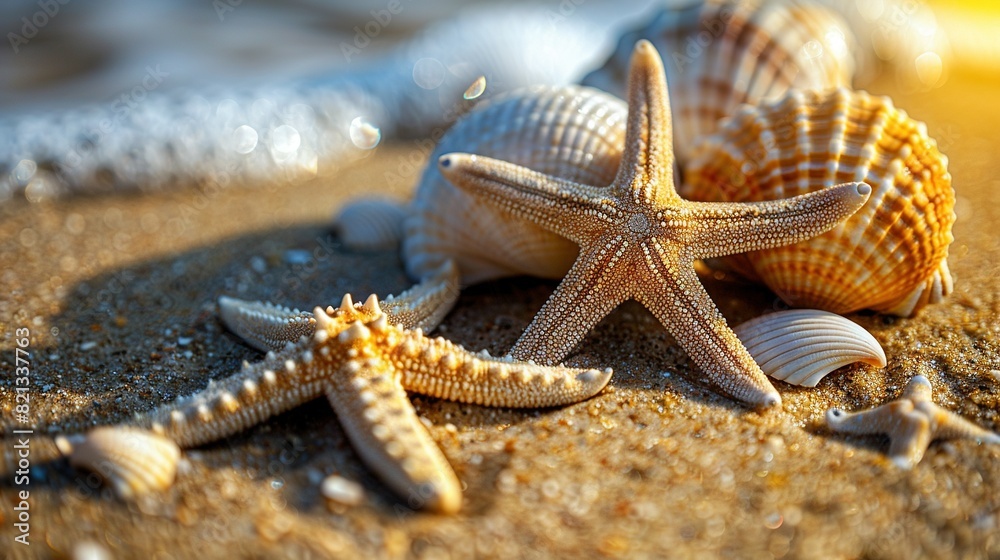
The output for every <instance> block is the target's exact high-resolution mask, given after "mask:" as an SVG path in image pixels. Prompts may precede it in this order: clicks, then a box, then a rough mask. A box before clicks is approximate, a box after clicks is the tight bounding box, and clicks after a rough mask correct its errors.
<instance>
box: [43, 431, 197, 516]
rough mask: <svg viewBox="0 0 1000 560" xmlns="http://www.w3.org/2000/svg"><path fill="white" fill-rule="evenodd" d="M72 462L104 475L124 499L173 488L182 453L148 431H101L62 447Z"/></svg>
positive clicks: (78, 438) (69, 439)
mask: <svg viewBox="0 0 1000 560" xmlns="http://www.w3.org/2000/svg"><path fill="white" fill-rule="evenodd" d="M60 447H62V448H63V449H64V450H65V451H68V452H69V462H70V464H71V465H73V466H74V467H82V468H85V469H87V470H90V471H93V472H95V473H97V474H99V475H101V476H102V477H103V478H104V479H105V480H106V481H107V482H108V484H110V485H111V487H112V488H113V489H114V491H115V494H116V495H118V497H119V498H122V499H130V498H134V497H137V496H141V495H143V494H147V493H149V492H156V491H160V490H164V489H166V488H169V487H170V485H171V484H173V482H174V477H175V476H176V474H177V462H178V461H179V460H180V456H181V450H180V448H179V447H178V446H177V444H176V443H174V442H173V441H171V440H169V439H167V438H165V437H162V436H158V435H156V434H154V433H153V432H150V431H148V430H142V429H139V428H132V427H125V426H108V427H100V428H95V429H93V430H91V431H90V432H87V433H86V434H84V435H82V436H73V437H71V438H67V439H66V440H65V441H64V442H62V443H61V445H60Z"/></svg>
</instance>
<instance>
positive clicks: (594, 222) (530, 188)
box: [438, 153, 617, 243]
mask: <svg viewBox="0 0 1000 560" xmlns="http://www.w3.org/2000/svg"><path fill="white" fill-rule="evenodd" d="M438 167H439V168H440V170H441V174H442V175H444V176H445V178H447V179H448V180H449V181H451V183H452V184H453V185H455V186H456V187H458V188H460V189H463V190H465V191H467V192H469V193H471V194H473V195H476V196H479V197H482V198H485V199H486V200H489V201H490V202H491V203H493V204H495V205H496V206H497V207H498V208H500V209H501V210H504V211H506V212H509V213H511V214H513V215H514V216H517V217H519V218H523V219H525V220H529V221H532V222H534V223H536V224H538V225H540V226H542V227H543V228H545V229H548V230H549V231H552V232H555V233H557V234H559V235H562V236H563V237H566V238H567V239H569V240H571V241H573V242H576V243H581V242H583V240H585V239H589V238H591V237H593V236H594V235H595V234H596V233H595V230H599V229H601V228H602V227H607V226H608V224H610V222H611V216H612V215H614V214H616V213H617V210H616V209H615V208H614V207H613V206H612V205H611V202H610V201H609V200H608V199H607V194H608V190H607V189H606V188H601V187H592V186H588V185H581V184H578V183H574V182H572V181H567V180H565V179H561V178H559V177H554V176H552V175H546V174H544V173H539V172H537V171H532V170H531V169H528V168H527V167H522V166H520V165H515V164H513V163H508V162H505V161H500V160H497V159H493V158H488V157H485V156H478V155H470V154H460V153H452V154H445V155H443V156H441V159H439V160H438ZM570 214H573V215H584V214H587V215H590V216H593V217H594V218H595V219H588V220H582V219H581V220H567V219H566V216H567V215H570Z"/></svg>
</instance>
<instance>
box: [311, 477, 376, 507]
mask: <svg viewBox="0 0 1000 560" xmlns="http://www.w3.org/2000/svg"><path fill="white" fill-rule="evenodd" d="M320 493H322V494H323V497H324V498H326V499H327V501H329V502H333V503H334V504H337V505H343V506H356V505H358V504H360V503H361V502H363V501H364V500H365V489H364V488H363V487H362V486H361V485H360V484H358V483H357V482H354V481H353V480H348V479H346V478H344V477H342V476H340V475H336V474H331V475H330V476H328V477H326V478H324V479H323V484H322V485H321V486H320Z"/></svg>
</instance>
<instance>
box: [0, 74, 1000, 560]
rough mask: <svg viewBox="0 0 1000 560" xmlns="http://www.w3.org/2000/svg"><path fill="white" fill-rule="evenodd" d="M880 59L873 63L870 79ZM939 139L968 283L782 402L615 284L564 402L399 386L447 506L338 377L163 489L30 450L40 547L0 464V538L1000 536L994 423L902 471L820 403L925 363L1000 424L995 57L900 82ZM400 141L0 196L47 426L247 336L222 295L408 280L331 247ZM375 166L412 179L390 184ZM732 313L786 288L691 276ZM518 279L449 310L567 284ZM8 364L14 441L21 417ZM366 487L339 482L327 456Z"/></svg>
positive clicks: (859, 550)
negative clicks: (344, 216) (357, 433)
mask: <svg viewBox="0 0 1000 560" xmlns="http://www.w3.org/2000/svg"><path fill="white" fill-rule="evenodd" d="M876 85H878V84H876ZM869 89H870V91H872V92H873V93H888V94H891V95H892V96H893V99H894V101H895V103H896V105H897V106H899V107H901V108H903V109H905V110H906V111H907V112H908V113H909V114H910V115H911V116H913V117H914V118H916V119H918V120H922V121H925V122H926V123H927V125H928V129H929V132H930V135H931V136H932V137H935V138H936V139H937V140H938V143H939V145H940V147H941V150H942V151H943V152H944V153H945V154H947V155H948V157H949V160H950V163H949V170H950V171H951V173H952V175H953V182H954V186H955V189H956V192H957V197H958V202H957V205H956V212H957V214H958V222H957V224H956V226H955V230H954V233H955V242H954V244H953V245H952V247H951V256H950V258H949V263H950V266H951V270H952V272H953V273H954V276H955V292H954V293H953V294H952V295H951V296H950V297H949V298H948V299H947V300H946V301H945V302H944V303H942V304H939V305H934V306H931V307H928V308H926V309H925V310H923V311H922V312H921V313H920V314H919V315H918V316H917V317H915V318H913V319H900V318H894V317H887V316H882V315H876V314H871V313H858V314H853V315H851V316H850V318H851V319H853V320H854V321H856V322H858V323H859V324H861V325H862V326H864V327H865V328H867V329H868V330H870V331H871V332H872V333H873V334H874V335H875V337H876V338H877V339H878V340H879V342H880V343H881V344H882V345H883V347H884V348H885V352H886V355H887V356H888V362H889V363H888V366H887V367H886V368H884V369H877V368H873V367H871V366H864V365H855V366H850V367H847V368H845V369H843V370H841V371H838V372H837V373H835V374H832V375H830V376H829V377H827V378H826V379H825V380H824V381H823V382H822V383H820V385H819V387H817V388H815V389H805V388H798V387H792V386H789V385H787V384H783V383H781V382H776V386H777V387H778V389H779V390H780V391H781V393H782V398H783V399H784V403H785V404H784V409H783V410H782V411H780V412H766V413H758V412H755V411H751V410H748V409H747V408H745V407H743V406H741V405H739V404H738V403H736V402H734V401H732V400H731V399H729V398H727V397H725V396H722V395H720V394H718V393H717V392H716V391H714V389H713V387H712V386H711V385H710V384H708V383H707V382H706V381H705V380H703V379H702V377H701V375H700V374H699V372H698V371H697V369H696V368H695V367H694V366H693V365H692V363H691V362H690V361H689V360H688V358H687V356H686V355H685V354H684V353H683V352H682V351H681V350H680V349H679V348H678V346H677V345H676V343H675V342H674V341H673V339H672V338H671V337H670V336H669V335H668V334H667V333H666V331H665V330H664V329H663V328H662V327H661V326H660V325H659V323H658V322H657V321H656V320H655V318H654V317H653V316H652V315H650V314H649V313H648V312H647V311H646V310H645V309H643V308H642V307H641V306H639V305H638V304H635V303H628V304H626V305H623V306H622V307H620V308H619V309H617V310H616V311H615V312H613V313H612V314H611V315H610V316H609V317H608V318H606V319H605V320H604V321H602V322H601V323H600V324H599V325H598V327H597V328H596V329H595V330H594V331H593V332H591V333H590V335H589V336H588V337H587V339H586V340H585V342H584V344H583V345H582V346H581V347H580V348H579V349H578V350H577V351H576V352H575V353H574V354H572V355H571V357H570V358H569V359H568V360H567V363H569V364H571V365H576V366H587V367H602V368H603V367H612V368H613V369H614V376H613V378H612V380H611V383H610V385H609V387H608V388H607V389H606V390H605V391H604V392H603V393H601V394H600V395H598V396H597V397H595V398H593V399H590V400H588V401H585V402H582V403H579V404H576V405H573V406H568V407H565V408H560V409H546V410H527V411H513V410H508V409H490V408H484V407H479V406H473V405H463V404H458V403H453V402H446V401H440V400H437V399H433V398H428V397H423V396H420V395H412V401H413V404H414V406H415V407H416V409H417V412H418V414H419V415H420V416H422V417H423V418H425V419H426V420H427V421H429V422H430V423H431V424H432V425H433V427H432V428H431V433H432V435H433V437H434V439H435V440H436V441H437V442H438V444H439V445H440V446H441V448H442V450H443V451H444V453H445V454H446V456H447V458H448V460H449V462H450V463H451V464H452V465H453V467H454V468H455V470H456V472H457V473H458V476H459V478H460V479H461V481H462V482H463V484H464V485H465V491H464V506H463V510H462V512H461V513H460V514H458V515H455V516H448V517H444V516H436V515H432V514H426V513H421V512H414V511H412V510H410V509H409V508H408V507H407V505H406V503H405V502H404V501H400V500H399V499H398V498H397V497H396V496H395V495H394V494H392V493H391V492H390V491H389V490H388V489H387V488H386V487H385V486H384V485H383V484H382V483H381V482H380V481H379V480H378V479H377V478H375V477H374V475H373V474H372V473H371V472H370V471H369V470H368V469H367V468H365V466H364V465H363V464H362V463H361V462H360V461H359V459H358V456H357V455H356V453H355V451H354V450H353V449H352V447H351V445H350V444H349V442H348V441H347V440H346V438H345V435H344V433H343V431H342V429H341V427H340V425H339V424H338V421H337V418H336V415H335V414H334V413H333V411H332V410H331V409H330V407H329V405H328V404H327V402H326V401H325V400H317V401H315V402H312V403H309V404H308V405H305V406H302V407H299V408H297V409H295V410H293V411H291V412H289V413H286V414H283V415H280V416H278V417H275V418H273V419H271V420H269V421H267V422H265V423H264V424H262V425H259V426H257V427H256V428H254V429H252V430H249V431H247V432H245V433H242V434H240V435H238V436H235V437H232V438H229V439H226V440H224V441H220V442H218V443H215V444H211V445H207V446H204V447H201V448H197V449H194V450H188V451H186V452H185V453H184V461H183V463H182V465H181V470H180V473H179V475H178V477H177V482H176V484H175V485H174V487H173V488H171V489H170V490H169V491H167V492H164V493H162V494H159V495H154V496H149V497H146V498H144V499H141V500H139V501H136V502H131V503H127V502H123V501H121V500H118V499H116V498H115V497H114V496H113V495H112V493H111V492H110V490H108V489H107V488H106V487H104V486H103V485H101V484H100V483H99V481H98V479H97V478H96V477H95V476H93V475H89V474H87V473H84V472H80V471H77V470H74V469H72V468H70V467H69V465H68V464H67V463H66V462H65V461H57V462H54V463H51V464H48V465H33V467H32V469H31V471H30V497H31V501H30V542H31V545H30V546H23V545H19V544H13V543H14V538H15V536H17V535H18V534H19V533H18V530H17V529H16V528H15V527H14V523H15V521H16V519H17V512H16V511H15V510H14V509H13V508H14V506H15V505H16V504H17V502H18V500H17V492H18V491H19V490H20V489H21V488H20V487H18V486H15V485H14V484H13V482H12V480H6V479H5V480H4V481H3V482H2V483H0V496H2V497H3V499H2V506H0V521H2V523H0V542H2V545H0V548H2V549H3V550H5V551H6V553H7V554H8V555H9V556H10V557H12V558H98V557H100V556H93V555H91V556H87V554H92V553H94V551H95V550H96V551H98V552H100V551H103V552H106V553H107V554H108V555H109V556H107V557H109V558H110V557H114V558H143V559H145V560H154V559H155V560H160V559H167V558H192V557H202V558H211V557H248V558H258V557H261V558H262V557H269V558H271V557H273V558H321V557H344V558H353V557H366V558H374V557H385V558H435V559H437V558H470V557H490V558H494V557H496V558H545V557H583V558H591V557H593V558H643V557H663V556H666V555H673V556H676V557H682V556H688V555H695V554H710V555H726V556H736V557H745V558H771V557H805V558H812V557H825V558H851V557H869V558H916V557H922V556H927V557H942V556H952V557H964V558H988V557H1000V446H978V445H976V444H975V443H974V442H971V441H956V442H938V443H934V444H932V445H931V447H930V449H929V450H928V452H927V454H926V456H925V458H924V459H923V461H922V462H921V463H920V464H919V465H918V466H917V467H916V468H914V469H913V470H912V471H903V470H900V469H899V468H897V467H896V466H894V465H893V464H892V463H891V461H890V460H889V459H888V458H887V457H886V454H885V452H886V449H887V440H886V439H885V438H880V437H877V436H873V437H849V436H843V435H838V434H833V433H831V432H830V431H828V430H827V429H826V428H825V427H824V426H823V423H822V419H823V414H824V413H825V411H826V410H827V409H828V408H830V407H834V406H837V407H842V408H845V409H847V410H858V409H862V408H868V407H871V406H875V405H878V404H881V403H882V402H885V401H887V400H890V399H892V398H895V397H897V396H898V395H899V393H900V391H901V390H902V387H903V386H904V385H905V384H906V382H907V381H908V380H909V379H910V377H911V376H913V375H914V374H917V373H921V374H924V375H926V376H927V377H928V378H929V379H930V381H931V382H932V384H933V387H934V392H935V399H936V402H937V403H938V404H940V405H941V406H943V407H945V408H947V409H949V410H952V411H954V412H956V413H958V414H960V415H962V416H963V417H965V418H967V419H969V420H971V421H973V422H975V423H977V424H979V425H981V426H983V427H986V428H988V429H991V430H994V431H1000V321H998V319H997V318H998V316H1000V298H998V294H1000V238H998V236H997V234H996V227H997V226H996V224H997V223H1000V195H998V194H997V193H998V192H1000V159H998V158H997V157H996V142H997V132H996V131H997V129H998V127H1000V114H998V113H997V112H996V111H995V110H993V109H992V107H993V106H994V104H995V100H996V99H997V98H998V96H1000V82H998V81H997V80H996V79H995V77H993V78H992V79H989V78H987V77H980V76H976V75H974V74H972V73H956V74H954V75H952V76H951V78H950V80H949V81H948V83H947V84H946V85H945V86H944V87H943V88H940V89H938V90H935V91H933V92H930V93H921V94H909V95H907V94H902V93H900V92H897V91H893V90H892V88H891V87H890V86H888V85H886V86H884V87H881V89H880V87H872V88H869ZM418 150H420V148H419V146H418V145H417V144H415V143H406V142H397V143H390V144H387V145H383V146H380V147H379V148H378V149H377V150H375V151H374V153H373V154H372V155H371V157H369V158H367V159H365V160H364V161H362V162H360V163H358V164H355V165H352V166H351V167H349V168H346V169H340V170H330V169H326V170H323V169H321V173H320V175H319V176H318V177H317V178H315V179H314V180H312V181H310V182H308V183H306V184H304V185H298V186H295V187H290V188H268V187H266V186H263V187H247V188H244V187H240V188H229V189H211V190H206V189H198V188H193V187H192V188H188V189H184V190H181V191H176V192H170V193H162V194H157V193H151V194H142V195H134V196H118V197H94V198H75V199H69V200H60V201H55V202H47V203H42V204H28V203H27V202H24V201H14V202H12V203H6V204H3V205H0V246H2V251H0V262H2V273H0V274H2V278H3V281H2V285H3V286H4V288H5V290H4V292H3V293H4V295H3V296H2V297H0V326H2V332H3V336H4V338H3V340H2V343H0V354H2V355H3V361H4V363H5V364H6V365H7V371H10V370H11V368H12V367H13V364H14V353H15V346H16V343H15V331H16V329H20V328H26V329H29V330H30V348H29V349H30V356H31V374H30V375H31V390H30V396H31V414H32V415H33V417H34V418H37V419H38V424H37V425H36V426H35V432H36V434H37V437H38V438H39V439H42V438H43V437H45V436H46V435H53V434H57V433H63V432H76V431H80V430H84V429H86V428H88V427H90V426H94V425H99V424H108V423H115V422H121V421H125V420H127V419H128V418H129V417H130V416H131V415H132V414H134V413H136V412H139V411H144V410H149V409H151V408H153V407H155V406H157V405H159V404H161V403H164V402H169V401H171V400H173V399H175V398H177V397H178V396H182V395H186V394H190V393H193V392H195V391H197V390H199V389H201V388H203V387H204V386H205V385H206V384H207V383H208V381H209V380H210V379H218V378H222V377H225V376H226V375H228V374H230V373H232V372H234V371H236V370H237V369H238V368H239V367H240V363H241V362H242V361H243V360H249V361H255V360H257V359H259V358H260V354H259V353H258V352H256V351H255V350H253V349H251V348H249V347H248V346H245V345H244V344H242V343H240V341H239V340H238V339H237V338H236V337H235V336H233V335H232V334H230V333H228V332H226V330H225V329H224V328H223V327H222V325H221V324H220V323H219V322H218V321H217V319H216V316H215V307H214V302H215V300H216V298H218V297H219V296H220V295H231V296H235V297H240V298H245V299H265V300H271V301H275V302H281V303H284V304H287V305H290V306H298V307H300V308H303V309H311V308H312V307H314V306H315V305H318V304H323V305H327V304H334V305H335V304H336V303H337V302H338V301H339V300H340V298H341V296H342V295H343V294H344V293H345V292H350V293H351V294H353V295H354V296H355V299H356V300H357V299H359V298H363V297H365V296H367V295H368V294H369V293H373V292H374V293H377V294H380V295H384V294H389V293H398V292H399V291H401V290H403V289H405V288H407V287H408V286H409V284H410V282H409V280H408V279H407V278H406V275H405V274H404V272H403V268H402V264H401V261H400V258H399V256H398V254H397V253H396V252H395V251H390V250H386V251H375V252H357V251H350V250H347V249H345V248H344V247H343V246H342V244H341V243H340V241H339V239H338V238H337V237H336V235H334V234H333V233H331V231H330V228H329V222H330V217H331V215H332V214H333V212H334V211H335V210H336V209H337V208H338V207H340V206H341V205H343V204H344V203H345V202H347V201H349V200H351V199H353V198H355V197H357V196H359V195H361V194H372V193H377V194H381V195H384V196H386V197H390V198H395V199H406V198H407V197H408V196H409V194H410V193H409V191H410V187H409V185H412V183H413V182H415V181H416V177H417V173H418V172H419V169H416V168H413V167H412V166H409V165H407V163H406V162H407V161H408V159H409V158H410V157H411V156H412V155H413V154H414V152H415V151H418ZM387 172H392V173H397V174H400V175H401V176H403V177H405V178H407V181H406V184H401V185H396V186H395V187H389V186H387V185H386V184H385V180H384V177H385V174H386V173H387ZM706 285H707V287H708V289H709V291H710V293H711V294H712V296H713V298H714V300H715V301H716V302H717V303H718V305H719V307H720V308H721V309H722V311H723V313H724V314H725V315H726V317H727V318H728V320H729V322H730V323H731V324H736V323H739V322H741V321H743V320H746V319H748V318H751V317H754V316H757V315H759V314H761V313H762V312H763V311H765V310H768V309H771V308H774V307H780V306H781V303H780V301H778V300H777V299H776V298H775V296H774V295H773V294H771V293H770V292H768V291H767V290H766V289H765V288H762V287H760V286H754V285H749V284H744V283H740V282H735V281H732V280H728V279H727V280H722V281H715V280H710V281H706ZM554 286H555V283H554V282H551V281H542V280H536V279H532V278H516V279H510V280H504V281H496V282H490V283H487V284H483V285H478V286H474V287H472V288H469V289H467V290H465V291H464V292H463V294H462V296H461V299H460V300H459V303H458V305H457V307H456V309H455V310H454V311H453V312H452V313H451V314H450V315H449V316H448V317H447V318H446V320H445V322H444V324H443V325H442V326H441V328H440V329H439V331H438V334H440V335H441V336H444V337H446V338H449V339H451V340H454V341H456V342H458V343H461V344H463V345H465V347H467V348H469V349H472V350H480V349H484V348H485V349H488V350H489V351H490V352H491V353H493V354H502V353H504V352H505V351H506V350H507V349H508V348H510V346H511V345H512V344H513V343H514V341H515V340H516V339H517V337H518V335H519V334H520V333H521V331H522V330H523V329H524V327H525V326H526V325H527V324H528V322H529V321H530V320H531V318H532V316H533V314H534V313H535V312H536V311H537V310H538V308H539V307H540V306H541V305H542V303H543V302H544V301H545V299H546V298H547V297H548V295H549V294H550V293H551V291H552V289H553V288H554ZM13 395H14V386H13V381H12V377H11V376H10V375H5V376H4V377H3V379H0V403H2V411H0V424H2V425H3V427H4V432H5V439H4V445H5V446H10V445H13V439H12V436H11V435H10V431H11V430H12V429H15V428H17V427H18V426H19V424H18V422H17V419H16V416H15V409H14V404H13V403H14V396H13ZM334 473H336V474H339V475H340V476H342V477H344V478H346V479H348V480H351V481H355V482H357V483H359V484H360V485H361V487H362V488H363V489H364V494H365V496H364V499H363V500H362V503H360V504H358V505H355V506H333V505H328V504H327V503H326V502H325V500H324V499H323V497H322V496H321V495H320V494H319V491H318V487H319V483H320V482H321V481H322V480H323V478H324V477H325V476H327V475H329V474H334Z"/></svg>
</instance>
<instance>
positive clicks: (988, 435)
mask: <svg viewBox="0 0 1000 560" xmlns="http://www.w3.org/2000/svg"><path fill="white" fill-rule="evenodd" d="M928 404H930V403H928ZM917 406H918V408H920V409H922V410H924V411H925V414H926V415H927V416H928V418H930V419H931V425H932V426H933V431H934V439H971V440H974V441H976V442H978V443H998V444H1000V434H995V433H993V432H991V431H989V430H986V429H984V428H981V427H979V426H977V425H975V424H973V423H972V422H969V421H968V420H966V419H965V418H962V417H961V416H959V415H957V414H955V413H954V412H951V411H949V410H945V409H943V408H941V407H939V406H937V405H933V404H931V405H930V406H926V405H924V406H921V405H919V404H918V405H917Z"/></svg>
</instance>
